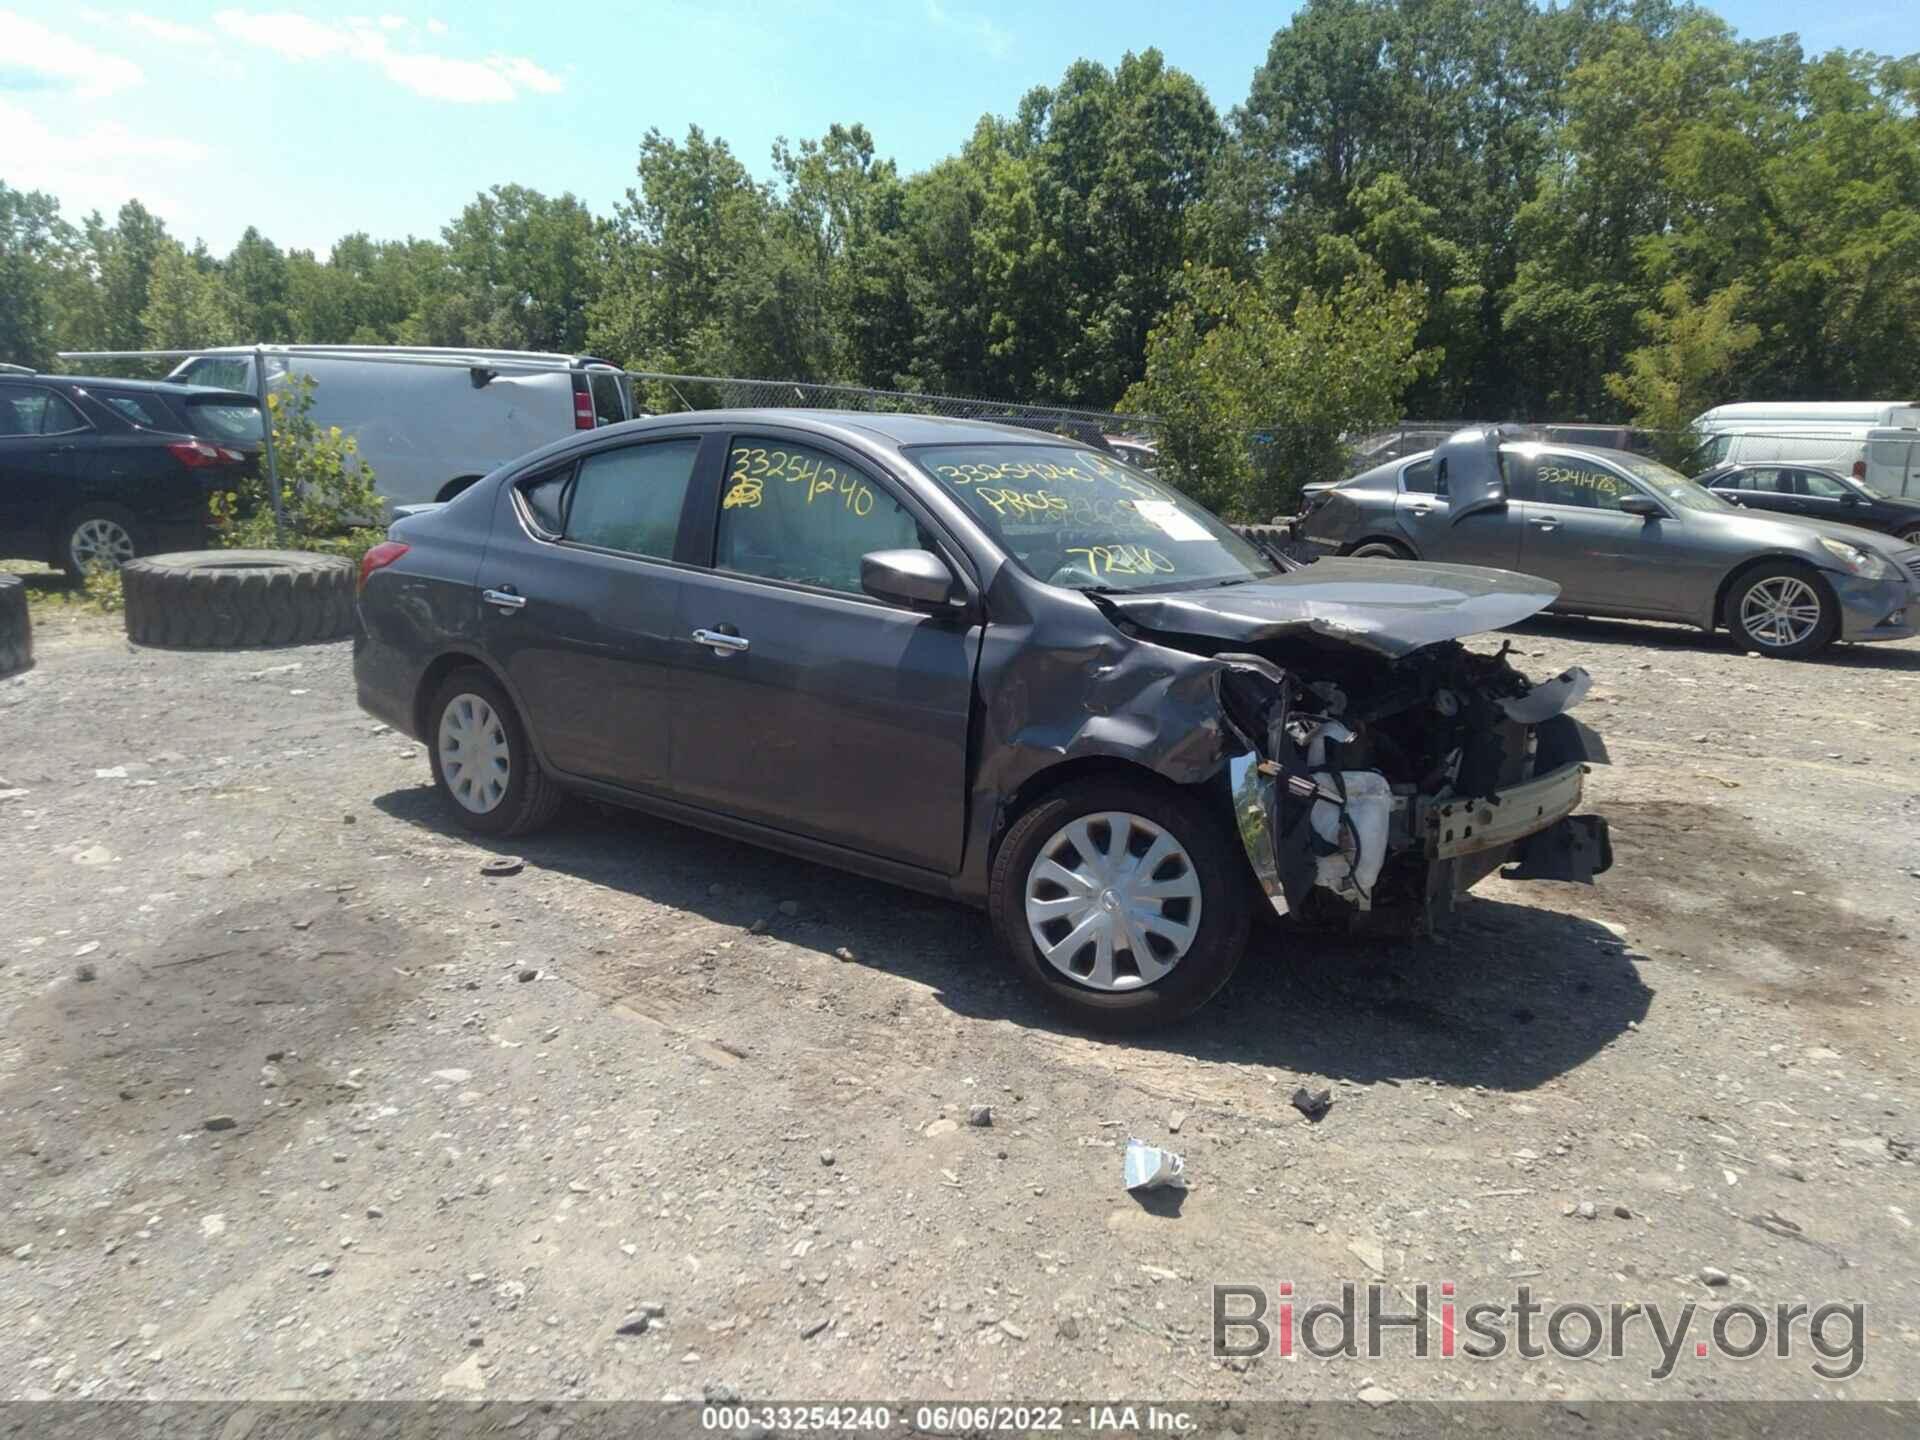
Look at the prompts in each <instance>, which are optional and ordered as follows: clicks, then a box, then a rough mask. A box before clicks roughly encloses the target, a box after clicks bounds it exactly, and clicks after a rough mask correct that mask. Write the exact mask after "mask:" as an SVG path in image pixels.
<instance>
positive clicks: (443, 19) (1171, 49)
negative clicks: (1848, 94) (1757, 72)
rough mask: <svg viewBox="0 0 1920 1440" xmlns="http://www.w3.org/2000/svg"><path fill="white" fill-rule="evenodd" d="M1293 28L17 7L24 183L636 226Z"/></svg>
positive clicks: (936, 14)
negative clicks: (679, 163)
mask: <svg viewBox="0 0 1920 1440" xmlns="http://www.w3.org/2000/svg"><path fill="white" fill-rule="evenodd" d="M1293 8H1294V7H1293V6H1292V5H1290V4H1286V3H1280V4H1258V3H1253V0H1222V3H1214V4H1206V3H1201V4H1197V5H1188V6H1180V5H1175V4H1169V3H1167V0H1087V3H1075V4H1065V3H1054V0H1027V3H1024V4H1016V3H1004V0H893V3H882V4H860V3H856V0H784V3H779V4H773V3H759V4H747V3H734V0H704V3H699V0H693V3H686V0H653V3H641V4H633V3H629V4H619V3H612V0H598V3H589V4H584V5H582V4H573V5H569V4H560V3H553V0H546V3H542V4H539V5H532V4H528V3H525V0H519V3H505V0H461V3H452V0H427V3H418V0H345V3H344V4H342V5H322V4H317V3H310V0H269V3H265V4H260V3H248V0H214V3H212V4H198V3H192V4H167V3H166V0H145V3H144V5H143V6H141V7H140V8H132V9H127V8H119V7H116V6H112V5H109V4H104V3H101V4H96V3H93V0H81V3H79V4H76V3H74V0H0V180H5V181H6V182H7V183H8V184H10V185H13V186H15V187H17V188H21V189H40V190H48V191H51V192H52V193H53V194H55V195H57V196H58V197H59V198H60V201H61V204H62V206H63V208H64V209H65V211H66V213H67V214H68V215H69V217H70V218H73V219H78V218H79V217H80V216H81V215H83V214H84V213H85V212H86V211H88V210H90V209H93V208H96V207H97V208H100V209H102V210H105V211H107V212H109V213H111V211H112V210H113V209H115V208H117V207H118V205H119V204H120V202H121V201H122V200H124V199H126V198H128V197H129V196H138V197H139V198H140V199H142V200H143V201H145V202H146V203H147V204H148V205H149V206H150V207H151V208H153V209H155V210H156V211H158V212H159V213H160V214H161V215H162V216H163V217H164V218H165V219H166V220H167V222H168V224H169V225H170V227H171V228H172V230H173V231H174V233H175V234H177V235H180V236H181V237H183V238H185V239H187V240H192V239H193V238H196V237H199V238H204V239H205V240H206V241H207V243H208V244H209V245H210V246H212V247H213V249H215V250H216V251H218V252H221V253H224V252H225V250H226V249H227V248H228V247H229V246H231V245H232V243H233V241H234V240H235V239H236V238H237V237H238V236H239V234H240V232H241V230H242V229H244V228H245V226H246V225H247V224H249V223H253V224H258V225H259V226H260V227H261V228H262V229H263V230H264V231H265V232H266V233H267V234H268V235H270V236H271V237H273V238H274V239H275V240H277V241H279V242H280V243H281V244H283V245H293V246H301V247H306V248H312V249H316V250H318V251H319V252H320V253H321V254H323V255H324V254H325V252H326V250H327V247H328V245H329V244H330V243H331V242H332V240H333V239H334V238H336V237H337V236H338V235H340V234H343V233H345V232H347V231H350V230H355V229H364V230H368V231H370V232H372V233H373V234H374V235H376V236H381V237H386V236H400V235H405V234H409V233H411V234H419V235H437V234H438V232H439V228H440V226H441V225H442V224H444V223H445V222H446V221H447V220H449V219H451V218H452V217H453V216H454V215H455V214H456V213H457V212H458V210H459V208H460V207H461V206H462V205H463V204H465V203H466V202H467V200H469V199H470V198H472V196H473V195H474V193H475V192H476V191H479V190H481V189H483V188H485V187H486V186H488V185H491V184H494V183H497V182H502V181H509V180H511V181H518V182H520V183H522V184H527V185H531V186H534V187H535V188H537V189H541V190H545V191H549V192H558V191H562V190H571V191H573V192H574V193H575V194H577V195H579V196H580V197H581V198H582V199H584V200H585V201H587V203H588V204H589V205H591V206H592V207H593V208H594V209H595V210H596V211H600V212H604V211H606V210H607V209H609V208H610V207H611V206H612V205H613V204H614V202H615V201H616V200H618V199H619V197H620V196H621V194H622V193H623V192H624V190H625V188H626V187H627V185H628V184H629V183H631V180H632V176H633V162H634V157H635V153H636V146H637V144H638V141H639V138H640V136H641V135H643V134H644V133H645V132H646V130H647V128H648V127H649V126H658V127H659V128H660V129H662V130H664V131H666V132H667V133H669V134H672V135H680V134H684V132H685V130H686V127H687V126H688V125H689V124H698V125H700V126H702V127H704V128H705V129H706V130H707V132H708V133H709V134H713V135H719V136H723V137H725V138H726V139H727V140H728V141H729V142H730V143H731V144H732V146H733V148H734V150H735V152H736V153H737V154H739V155H740V156H741V157H742V158H743V159H744V160H745V161H746V163H747V164H748V165H749V166H750V167H751V168H752V169H753V170H754V171H755V173H757V174H760V175H763V176H764V175H765V174H766V173H767V172H768V171H769V169H770V165H769V162H768V151H769V147H770V146H771V144H772V142H773V139H774V137H775V136H777V135H782V134H784V135H786V136H788V137H789V138H792V139H796V140H797V139H799V138H801V137H803V136H810V135H818V134H820V133H821V132H823V131H824V130H825V129H826V128H827V126H828V125H830V124H832V123H833V122H835V121H847V122H851V121H860V122H862V123H864V124H865V125H866V126H867V127H868V128H869V129H870V130H871V131H872V132H873V135H874V138H875V142H876V144H877V146H878V147H879V149H880V152H881V153H882V154H883V155H892V156H893V157H894V158H896V159H897V160H898V161H899V162H900V164H901V166H902V168H903V169H905V170H915V169H919V168H921V167H923V166H925V165H927V164H930V163H931V162H933V161H935V160H937V159H939V158H940V157H941V156H942V155H945V154H947V153H950V152H951V151H952V150H954V149H955V148H957V147H958V146H959V144H960V143H961V142H962V141H963V140H964V138H965V137H966V135H967V134H968V133H969V132H970V131H971V130H972V128H973V124H974V122H975V121H976V120H977V119H978V118H979V117H980V116H981V115H982V114H985V113H988V112H992V113H996V114H1005V113H1008V112H1010V111H1011V110H1012V109H1013V107H1014V105H1015V104H1016V103H1017V102H1018V101H1019V98H1020V96H1021V95H1022V94H1023V93H1025V91H1026V90H1027V89H1029V88H1030V87H1031V86H1034V85H1037V84H1045V83H1050V82H1052V81H1054V80H1056V79H1058V77H1059V75H1060V73H1061V72H1062V71H1063V70H1064V69H1065V68H1066V66H1067V65H1068V64H1069V63H1071V62H1072V61H1073V60H1075V59H1078V58H1079V57H1081V56H1087V57H1090V58H1093V59H1097V60H1100V61H1103V62H1105V63H1107V64H1112V63H1114V62H1116V61H1117V60H1118V59H1119V58H1120V56H1121V55H1122V54H1124V53H1125V52H1126V51H1128V50H1143V49H1146V48H1147V47H1149V46H1156V45H1157V46H1158V47H1159V48H1160V49H1161V51H1162V52H1163V53H1165V55H1166V56H1167V58H1168V60H1169V61H1170V62H1171V63H1172V64H1174V65H1177V66H1179V67H1180V68H1182V69H1184V70H1186V71H1188V72H1190V73H1191V74H1193V75H1194V76H1195V77H1197V78H1198V79H1199V80H1200V82H1201V83H1202V84H1203V85H1204V86H1205V87H1206V88H1207V91H1208V92H1209V93H1210V94H1211V95H1212V97H1213V99H1214V102H1215V104H1217V105H1218V106H1219V107H1220V108H1221V110H1222V111H1223V112H1224V111H1225V110H1227V109H1229V108H1230V107H1232V106H1233V105H1235V104H1237V103H1238V102H1239V101H1240V100H1241V99H1243V98H1244V96H1245V94H1246V91H1247V83H1248V79H1249V77H1250V76H1251V75H1252V73H1253V70H1254V68H1255V67H1256V66H1257V65H1258V64H1259V63H1260V61H1261V60H1262V59H1263V58H1264V56H1265V54H1266V49H1267V43H1268V41H1269V40H1270V39H1271V38H1272V35H1273V32H1274V30H1275V28H1276V27H1278V26H1279V25H1281V24H1283V23H1284V22H1285V20H1286V17H1287V16H1288V14H1290V13H1291V11H1292V9H1293ZM1717 8H1718V9H1719V10H1720V13H1722V14H1723V15H1725V16H1726V17H1727V18H1728V20H1730V21H1731V22H1732V23H1733V24H1734V25H1735V27H1736V28H1737V29H1738V30H1739V31H1740V33H1741V34H1743V35H1747V36H1757V35H1773V34H1779V33H1781V32H1783V31H1795V32H1797V33H1799V34H1800V36H1801V37H1802V40H1803V41H1804V42H1805V43H1806V45H1807V46H1808V48H1809V49H1814V50H1824V49H1828V48H1832V47H1835V46H1842V47H1847V48H1862V49H1872V50H1878V51H1881V52H1883V53H1895V54H1906V53H1911V52H1913V51H1916V50H1920V5H1916V4H1914V3H1913V0H1897V3H1888V4H1884V5H1883V4H1879V3H1875V0H1866V3H1864V4H1856V5H1853V6H1848V5H1840V4H1834V3H1832V0H1825V3H1820V4H1814V3H1810V0H1725V3H1723V4H1721V5H1720V6H1718V7H1717Z"/></svg>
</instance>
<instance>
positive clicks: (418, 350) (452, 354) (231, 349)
mask: <svg viewBox="0 0 1920 1440" xmlns="http://www.w3.org/2000/svg"><path fill="white" fill-rule="evenodd" d="M255 350H264V351H265V352H266V353H267V354H269V355H329V356H331V355H338V356H340V357H341V358H342V359H349V360H350V359H352V358H353V357H354V356H356V355H364V356H369V357H381V356H388V357H400V356H406V355H419V356H424V357H427V358H430V359H435V360H441V359H445V360H546V361H550V362H552V363H554V364H558V365H608V366H612V365H613V362H612V361H611V360H603V359H601V358H600V357H599V356H597V355H565V354H560V353H559V352H557V351H552V350H489V349H484V348H481V347H478V346H453V345H210V346H208V347H207V348H206V349H205V350H196V351H194V354H196V355H251V354H253V352H254V351H255ZM614 368H616V369H617V368H618V367H617V366H616V367H614Z"/></svg>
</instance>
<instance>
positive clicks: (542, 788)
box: [426, 666, 566, 835]
mask: <svg viewBox="0 0 1920 1440" xmlns="http://www.w3.org/2000/svg"><path fill="white" fill-rule="evenodd" d="M426 718H427V725H426V735H427V756H428V759H429V762H430V763H431V764H432V766H433V783H434V784H435V785H436V786H437V787H438V788H439V790H440V794H441V796H442V797H443V798H444V799H445V800H446V802H447V806H448V808H449V809H450V810H451V811H452V812H453V818H454V819H456V820H458V821H459V822H460V823H461V824H462V825H464V826H466V828H467V829H469V830H475V831H478V832H479V833H480V834H482V835H524V834H526V833H527V832H528V831H530V830H537V829H539V828H540V827H541V826H542V825H544V824H546V823H547V822H548V821H549V820H551V819H552V818H553V816H554V812H555V811H557V810H558V809H559V808H560V805H561V802H562V801H563V800H565V799H566V794H565V792H564V791H562V790H561V789H560V787H559V786H558V785H555V784H554V783H553V781H552V780H551V779H550V778H549V777H548V775H547V773H546V771H544V770H542V769H541V768H540V762H539V761H538V760H536V759H535V758H534V755H533V750H532V747H531V746H530V745H529V744H528V743H527V732H526V728H525V727H524V726H522V725H521V723H520V716H519V713H518V712H517V711H516V710H515V709H514V708H513V701H512V699H511V698H510V697H509V696H508V695H507V693H506V691H505V690H503V689H502V688H501V687H500V682H499V681H497V680H495V679H494V678H493V676H492V675H491V674H489V673H488V672H487V671H485V670H483V669H480V668H479V667H478V666H475V667H472V668H469V669H464V670H456V671H454V672H453V674H451V675H449V676H447V678H446V679H445V680H443V681H442V682H441V683H440V688H439V690H437V691H436V692H435V693H434V697H433V701H432V703H431V704H430V705H429V706H428V708H427V717H426Z"/></svg>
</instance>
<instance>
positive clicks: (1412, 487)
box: [1400, 455, 1434, 495]
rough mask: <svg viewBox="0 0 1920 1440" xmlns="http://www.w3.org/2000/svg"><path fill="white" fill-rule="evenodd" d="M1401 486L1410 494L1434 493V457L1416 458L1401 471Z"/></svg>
mask: <svg viewBox="0 0 1920 1440" xmlns="http://www.w3.org/2000/svg"><path fill="white" fill-rule="evenodd" d="M1400 488H1401V489H1402V490H1404V491H1406V492H1407V493H1408V494H1409V495H1431V494H1433V493H1434V469H1433V457H1432V456H1431V455H1429V456H1428V457H1427V458H1426V459H1425V460H1416V461H1414V462H1413V464H1411V465H1409V466H1407V468H1406V469H1404V470H1402V471H1401V472H1400Z"/></svg>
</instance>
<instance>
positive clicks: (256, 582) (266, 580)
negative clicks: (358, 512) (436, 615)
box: [120, 550, 354, 650]
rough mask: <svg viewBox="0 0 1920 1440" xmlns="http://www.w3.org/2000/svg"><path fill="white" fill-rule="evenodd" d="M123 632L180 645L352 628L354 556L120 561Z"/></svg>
mask: <svg viewBox="0 0 1920 1440" xmlns="http://www.w3.org/2000/svg"><path fill="white" fill-rule="evenodd" d="M120 579H121V584H122V588H123V590H124V592H125V596H126V617H127V637H128V638H129V639H131V640H132V641H134V643H135V644H139V645H162V646H166V647H168V648H171V649H179V650H233V649H240V648H244V647H249V646H255V645H304V644H309V643H311V642H313V641H318V640H340V639H344V638H345V637H347V636H348V635H351V634H352V633H353V623H354V622H353V580H354V567H353V562H352V561H350V560H347V559H345V558H343V557H341V556H338V555H313V554H308V553H306V552H304V551H298V550H185V551H181V552H180V553H179V554H175V555H148V556H144V557H143V558H141V559H138V560H130V561H128V562H127V563H126V564H125V565H123V566H121V567H120Z"/></svg>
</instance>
